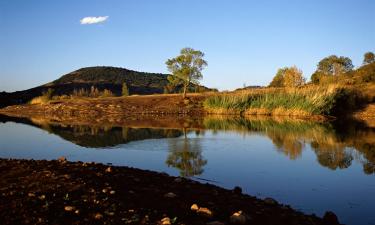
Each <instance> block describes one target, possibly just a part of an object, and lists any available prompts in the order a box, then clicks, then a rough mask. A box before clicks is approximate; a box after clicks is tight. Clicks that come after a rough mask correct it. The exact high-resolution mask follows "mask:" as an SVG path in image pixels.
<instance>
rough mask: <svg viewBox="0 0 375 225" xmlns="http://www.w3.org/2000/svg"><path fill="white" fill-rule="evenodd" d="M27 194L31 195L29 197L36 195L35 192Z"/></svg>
mask: <svg viewBox="0 0 375 225" xmlns="http://www.w3.org/2000/svg"><path fill="white" fill-rule="evenodd" d="M27 196H29V197H35V194H34V193H29V194H27Z"/></svg>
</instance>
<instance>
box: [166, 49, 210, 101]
mask: <svg viewBox="0 0 375 225" xmlns="http://www.w3.org/2000/svg"><path fill="white" fill-rule="evenodd" d="M203 57H204V53H203V52H201V51H198V50H194V49H192V48H183V49H181V51H180V55H179V56H177V57H175V58H172V59H168V60H167V62H166V65H167V67H168V70H169V71H170V72H171V73H172V76H170V77H171V78H169V79H168V80H169V82H172V83H174V84H175V85H183V88H184V89H183V90H184V92H183V97H184V98H186V90H187V88H188V86H189V85H190V83H193V84H199V80H200V79H202V77H203V76H202V73H201V71H202V70H203V69H204V67H206V66H207V62H206V61H205V60H204V59H203Z"/></svg>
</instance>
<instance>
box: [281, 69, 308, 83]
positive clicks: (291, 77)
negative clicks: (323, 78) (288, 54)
mask: <svg viewBox="0 0 375 225" xmlns="http://www.w3.org/2000/svg"><path fill="white" fill-rule="evenodd" d="M304 83H305V78H304V77H303V76H302V70H300V69H298V68H297V67H296V66H292V67H290V68H287V70H285V72H284V86H285V87H299V86H302V85H303V84H304Z"/></svg>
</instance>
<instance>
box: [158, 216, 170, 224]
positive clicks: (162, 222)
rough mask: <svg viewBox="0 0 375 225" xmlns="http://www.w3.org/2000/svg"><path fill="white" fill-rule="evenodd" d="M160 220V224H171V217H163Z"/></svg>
mask: <svg viewBox="0 0 375 225" xmlns="http://www.w3.org/2000/svg"><path fill="white" fill-rule="evenodd" d="M160 222H161V224H162V225H171V219H170V218H169V217H164V218H163V219H161V221H160Z"/></svg>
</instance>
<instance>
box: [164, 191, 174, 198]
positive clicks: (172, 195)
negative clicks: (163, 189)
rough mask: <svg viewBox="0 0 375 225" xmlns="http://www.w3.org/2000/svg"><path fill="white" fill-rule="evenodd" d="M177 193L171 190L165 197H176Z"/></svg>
mask: <svg viewBox="0 0 375 225" xmlns="http://www.w3.org/2000/svg"><path fill="white" fill-rule="evenodd" d="M176 196H177V195H176V194H175V193H173V192H169V193H167V194H165V195H164V197H166V198H175V197H176Z"/></svg>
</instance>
